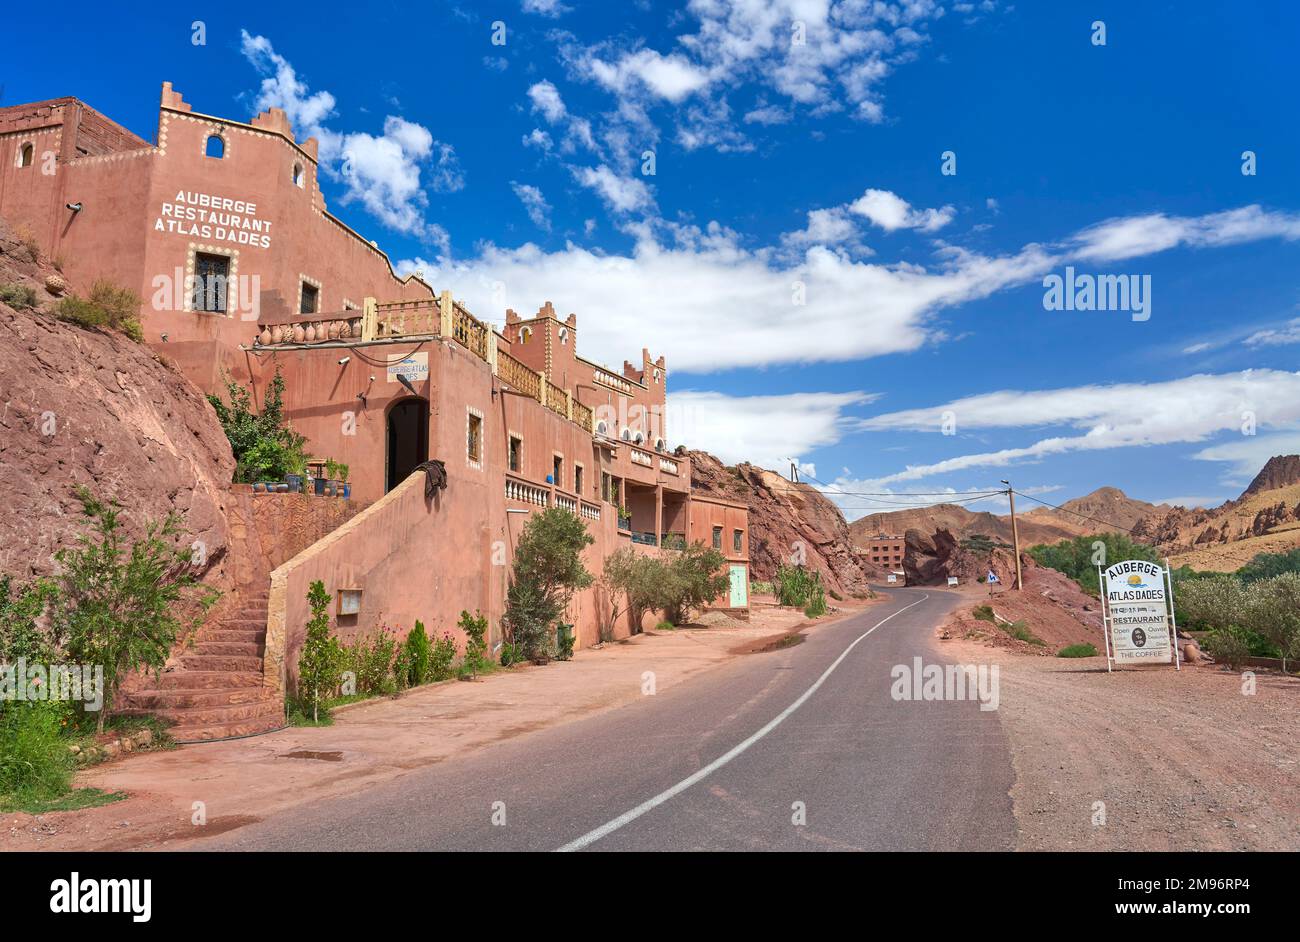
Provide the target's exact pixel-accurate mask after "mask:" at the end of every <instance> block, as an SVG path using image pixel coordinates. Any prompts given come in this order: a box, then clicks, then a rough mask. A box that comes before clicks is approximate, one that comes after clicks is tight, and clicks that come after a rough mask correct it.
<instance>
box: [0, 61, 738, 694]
mask: <svg viewBox="0 0 1300 942" xmlns="http://www.w3.org/2000/svg"><path fill="white" fill-rule="evenodd" d="M316 157H317V142H316V141H315V140H314V139H311V138H309V139H307V140H305V141H302V142H299V141H297V140H296V139H295V137H294V134H293V131H292V129H291V128H290V127H289V124H288V121H287V120H286V118H285V115H284V114H283V112H281V111H279V110H277V109H271V110H269V111H267V112H264V113H262V114H260V115H258V116H257V117H256V118H254V119H253V120H252V122H250V123H244V122H239V121H231V120H228V119H225V118H219V117H215V116H211V115H205V114H200V113H198V112H195V111H194V110H193V109H192V108H191V106H190V105H189V104H188V103H186V102H185V101H184V100H183V99H182V98H181V95H180V94H179V93H177V92H176V91H174V90H173V89H172V88H171V86H170V84H164V85H163V90H162V102H161V107H160V110H159V117H158V131H157V140H156V143H153V144H151V143H149V142H147V141H145V140H144V139H142V138H140V137H138V136H136V135H135V134H133V133H131V132H130V131H128V130H126V129H125V128H122V127H121V126H119V125H117V124H116V123H114V122H113V121H111V120H109V119H108V118H106V117H104V116H103V115H101V114H99V113H98V112H96V111H94V110H93V109H92V108H90V107H89V106H87V105H86V104H84V103H82V102H80V101H78V100H77V99H74V98H61V99H55V100H51V101H45V102H38V103H35V104H29V105H16V106H12V107H8V108H3V109H0V215H3V216H4V217H5V218H6V219H8V220H9V221H10V223H11V224H13V225H14V226H15V227H16V228H18V229H19V230H22V229H26V230H28V231H29V232H30V234H31V235H32V236H34V237H35V239H36V240H37V241H38V242H39V243H40V245H41V247H42V249H43V250H44V251H45V252H46V253H47V254H48V255H49V256H50V257H52V258H54V259H56V260H58V262H59V264H61V265H62V267H63V270H64V271H65V272H66V273H67V275H68V276H69V278H70V279H71V280H72V282H73V283H74V284H77V285H82V286H85V285H89V284H90V283H92V282H93V281H94V280H95V279H97V278H107V279H110V280H112V281H113V282H115V283H117V284H120V285H123V286H126V287H130V288H132V289H133V290H136V291H137V292H138V293H139V294H140V296H141V297H142V298H143V299H144V300H143V305H142V309H141V323H142V326H143V328H144V334H145V341H146V342H147V343H148V344H150V345H151V346H152V347H154V348H155V349H156V350H157V351H158V352H159V353H160V354H161V355H163V356H165V357H166V358H168V359H169V360H171V361H172V362H174V363H175V364H176V366H177V367H178V368H179V369H180V370H181V371H183V372H184V373H185V374H186V375H187V376H188V377H189V378H190V379H191V380H192V381H193V382H194V383H195V384H196V385H197V386H198V387H199V388H200V389H202V390H203V391H204V392H219V391H221V390H222V389H223V380H224V377H226V376H229V377H232V378H234V379H235V380H236V381H237V382H240V383H244V384H248V385H249V386H250V387H251V388H252V391H253V395H254V401H255V402H260V400H261V394H262V391H263V389H264V387H265V384H266V383H267V382H268V380H269V379H270V378H271V377H272V376H274V374H275V372H276V370H277V369H278V370H280V371H281V372H282V374H283V376H284V379H285V383H286V400H285V405H286V414H287V415H288V416H289V418H290V420H291V422H292V424H293V426H294V428H295V430H296V431H298V432H300V433H301V434H303V435H305V436H306V438H307V441H308V447H309V449H310V451H311V453H312V455H313V456H315V457H316V458H318V459H320V460H322V461H323V460H324V459H333V460H335V461H338V462H342V463H345V464H347V465H348V466H349V468H350V471H351V478H350V480H351V484H352V495H353V497H354V498H355V499H360V500H365V501H375V503H374V505H373V506H371V507H369V508H368V509H367V510H365V511H364V512H362V513H361V514H359V515H357V516H356V517H355V518H353V519H352V520H350V521H349V522H348V523H346V524H344V525H343V526H342V527H340V528H339V529H338V530H336V531H335V532H333V533H331V534H330V535H329V536H327V537H325V538H324V539H322V540H320V541H319V542H318V543H316V544H314V545H312V546H311V547H309V548H308V549H307V550H305V551H304V552H302V553H300V554H299V555H298V556H297V557H295V558H294V559H292V560H290V561H288V562H287V563H285V564H284V565H283V566H281V567H280V568H279V569H277V570H275V572H274V573H273V574H272V576H271V580H270V583H271V584H270V615H269V619H268V629H267V635H266V645H265V664H266V676H267V679H268V682H271V683H277V684H282V683H283V682H284V680H285V677H286V672H287V673H292V672H293V670H294V668H295V665H296V661H297V654H296V648H297V646H298V645H299V644H300V643H301V634H302V630H303V624H304V622H305V620H306V617H307V612H306V603H305V596H306V591H307V586H308V584H309V583H310V581H311V580H313V579H318V578H319V579H323V580H324V581H325V583H326V586H327V587H328V588H330V589H331V590H336V589H345V588H346V589H353V590H359V597H360V608H359V612H358V613H357V614H356V615H352V616H343V617H341V618H339V632H340V634H342V635H343V636H344V637H347V636H349V635H350V634H351V633H354V632H356V631H359V630H365V629H369V628H371V627H375V626H378V625H381V624H387V625H390V626H401V627H402V628H403V629H405V628H409V627H410V625H411V624H412V623H413V622H414V621H415V619H417V618H418V619H421V620H423V621H424V622H425V624H426V625H429V626H430V627H436V629H437V630H441V629H443V628H450V627H452V626H453V625H454V624H455V621H456V617H457V615H458V614H459V612H460V611H461V610H462V609H468V610H470V611H474V610H480V611H482V612H483V613H485V614H486V615H488V618H489V622H490V624H491V625H492V633H493V634H492V639H491V640H493V641H494V642H495V641H498V640H499V634H498V629H497V625H498V621H499V618H500V615H501V613H502V609H503V606H504V595H505V588H506V581H507V574H508V571H509V562H510V558H511V554H512V552H513V546H514V543H515V540H516V539H517V538H518V535H519V533H520V531H521V530H522V528H523V524H524V522H525V521H526V520H527V519H528V515H529V513H531V512H532V511H533V510H535V509H536V508H539V507H547V506H559V507H564V508H567V509H569V510H571V511H573V512H574V513H576V514H579V515H580V516H581V517H582V519H583V520H585V521H586V522H587V524H588V527H589V529H590V532H591V533H592V534H593V535H594V536H595V538H596V543H595V545H594V546H592V547H591V548H590V550H589V558H588V568H589V569H591V570H592V571H593V572H597V573H598V572H599V570H600V568H601V564H602V560H603V559H604V557H605V556H607V555H608V554H609V553H611V552H613V551H614V550H616V549H617V548H619V547H620V546H629V545H634V546H637V547H638V548H640V549H641V550H642V551H644V552H650V553H658V552H663V551H670V550H669V549H668V548H669V547H672V546H674V545H681V542H682V541H684V540H687V539H690V540H697V539H698V540H702V541H704V542H706V543H712V545H718V543H719V542H720V543H721V548H722V550H723V552H724V554H725V555H726V556H727V558H728V565H729V567H730V572H731V574H732V581H733V586H732V590H731V591H730V592H729V593H727V594H726V595H725V596H724V597H723V598H722V599H719V605H720V607H724V608H734V609H738V610H746V609H747V608H748V598H747V596H748V592H747V589H748V575H749V573H748V524H747V521H746V514H745V509H744V507H743V506H741V505H732V504H727V503H725V502H719V501H717V500H716V499H713V498H708V499H705V498H702V497H692V493H691V486H690V480H691V469H690V461H689V459H688V458H687V457H685V455H684V454H680V455H679V454H677V453H674V452H671V451H670V450H669V446H668V444H667V443H668V429H666V428H665V423H664V402H665V387H666V382H667V370H666V368H665V364H664V360H663V358H662V357H660V358H659V359H657V360H652V359H651V358H650V355H649V353H648V351H646V350H642V356H641V363H640V365H639V366H634V365H633V364H631V363H624V365H623V369H622V370H621V371H619V372H616V371H614V370H611V369H608V368H606V367H604V366H601V365H599V364H597V363H593V362H591V361H589V360H586V359H583V358H582V357H581V356H579V355H578V352H577V343H578V325H577V319H576V317H575V316H574V315H572V314H570V315H568V317H567V318H565V319H564V320H560V319H559V317H558V316H557V315H556V314H555V311H554V308H553V307H552V306H551V304H550V302H547V303H546V304H544V305H543V306H542V307H541V309H540V310H539V311H538V313H537V314H536V315H535V316H533V317H531V318H520V317H519V316H518V315H517V314H515V312H514V311H507V312H505V324H504V326H503V329H502V330H500V331H498V330H496V329H494V328H493V327H492V326H490V325H489V324H487V323H484V322H483V321H481V320H479V319H478V318H476V317H474V316H473V315H472V314H471V313H470V312H469V311H467V310H466V309H465V308H464V307H463V306H462V305H461V304H459V303H458V302H457V301H456V300H455V299H454V298H453V296H452V294H451V292H450V291H447V290H443V291H441V292H438V293H435V291H434V289H433V288H432V287H431V286H429V285H428V284H426V283H425V282H424V281H423V280H421V278H419V277H416V276H408V277H405V278H401V277H398V276H397V274H396V273H395V272H394V270H393V267H392V265H391V263H390V261H389V258H388V256H387V255H386V254H384V252H382V251H381V250H380V249H379V248H378V247H377V246H376V245H375V244H374V243H373V242H370V241H367V240H366V239H365V238H364V237H362V236H361V235H359V234H358V233H356V232H355V231H353V230H352V229H350V228H349V227H348V226H347V225H345V224H344V223H342V222H341V221H339V220H338V219H337V218H336V217H334V216H333V215H331V214H330V213H329V212H328V210H327V209H326V206H325V200H324V197H323V196H322V194H321V191H320V187H319V185H318V167H317V159H316ZM403 380H405V382H403ZM407 383H409V387H408V385H407ZM426 459H440V460H442V461H443V462H444V463H445V465H446V472H447V487H446V490H445V491H443V492H441V493H440V494H438V495H437V496H436V497H435V498H433V499H432V500H427V499H426V498H425V496H424V481H423V475H418V476H412V475H411V472H412V470H413V469H414V468H415V467H416V466H417V465H418V464H420V463H421V462H423V461H425V460H426ZM271 499H274V498H271ZM719 532H720V536H719ZM602 609H603V605H602V600H600V599H598V598H597V594H596V592H595V591H594V590H589V591H587V592H585V593H583V594H581V596H580V597H579V598H577V599H576V600H575V602H574V605H573V611H571V612H570V620H572V621H573V622H575V623H576V625H577V635H578V637H577V644H578V646H579V647H582V646H585V645H589V644H592V643H594V642H595V641H596V640H597V637H598V621H599V618H598V615H599V611H600V610H602ZM638 629H639V626H630V625H627V624H623V625H620V626H618V631H619V633H621V634H626V633H627V632H628V631H631V630H638Z"/></svg>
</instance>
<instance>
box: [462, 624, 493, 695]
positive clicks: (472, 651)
mask: <svg viewBox="0 0 1300 942" xmlns="http://www.w3.org/2000/svg"><path fill="white" fill-rule="evenodd" d="M487 628H488V621H487V618H486V616H484V615H481V614H480V615H478V616H474V615H471V614H470V613H469V612H467V611H461V613H460V630H461V631H463V632H465V660H464V661H463V662H462V663H461V671H462V673H463V674H464V675H465V676H468V677H471V678H474V677H478V675H479V672H480V671H482V670H484V669H485V668H486V667H487V657H486V654H487Z"/></svg>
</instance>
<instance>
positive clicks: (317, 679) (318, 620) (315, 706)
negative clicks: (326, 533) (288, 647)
mask: <svg viewBox="0 0 1300 942" xmlns="http://www.w3.org/2000/svg"><path fill="white" fill-rule="evenodd" d="M307 604H308V605H310V606H311V618H310V619H308V621H307V637H306V638H304V639H303V642H302V653H301V654H299V655H298V699H299V702H301V703H306V702H310V703H311V721H312V722H313V723H318V722H320V701H321V699H322V695H324V694H328V693H329V692H330V691H332V690H333V689H334V688H335V687H336V686H337V685H338V679H339V671H340V670H341V669H342V666H343V648H342V647H341V646H340V645H339V640H338V638H335V637H334V636H333V635H331V634H330V616H329V604H330V596H329V593H328V592H326V591H325V583H324V582H322V581H321V580H319V579H317V580H316V581H315V582H313V583H312V584H311V587H310V588H309V589H308V590H307Z"/></svg>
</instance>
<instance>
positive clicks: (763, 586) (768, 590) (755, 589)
mask: <svg viewBox="0 0 1300 942" xmlns="http://www.w3.org/2000/svg"><path fill="white" fill-rule="evenodd" d="M749 594H750V595H775V594H776V590H775V589H774V588H772V583H770V582H757V581H751V582H750V583H749Z"/></svg>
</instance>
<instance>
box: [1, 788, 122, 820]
mask: <svg viewBox="0 0 1300 942" xmlns="http://www.w3.org/2000/svg"><path fill="white" fill-rule="evenodd" d="M126 797H127V794H126V792H106V791H104V790H103V789H102V788H74V789H72V791H69V792H64V793H63V794H62V795H56V796H54V797H50V796H48V795H41V794H39V793H33V792H18V793H16V794H12V795H0V812H5V813H11V812H14V811H21V812H23V813H24V814H45V813H46V812H47V811H78V810H80V809H82V808H98V807H99V806H100V805H111V804H112V803H113V802H115V801H121V800H122V799H124V798H126Z"/></svg>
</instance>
